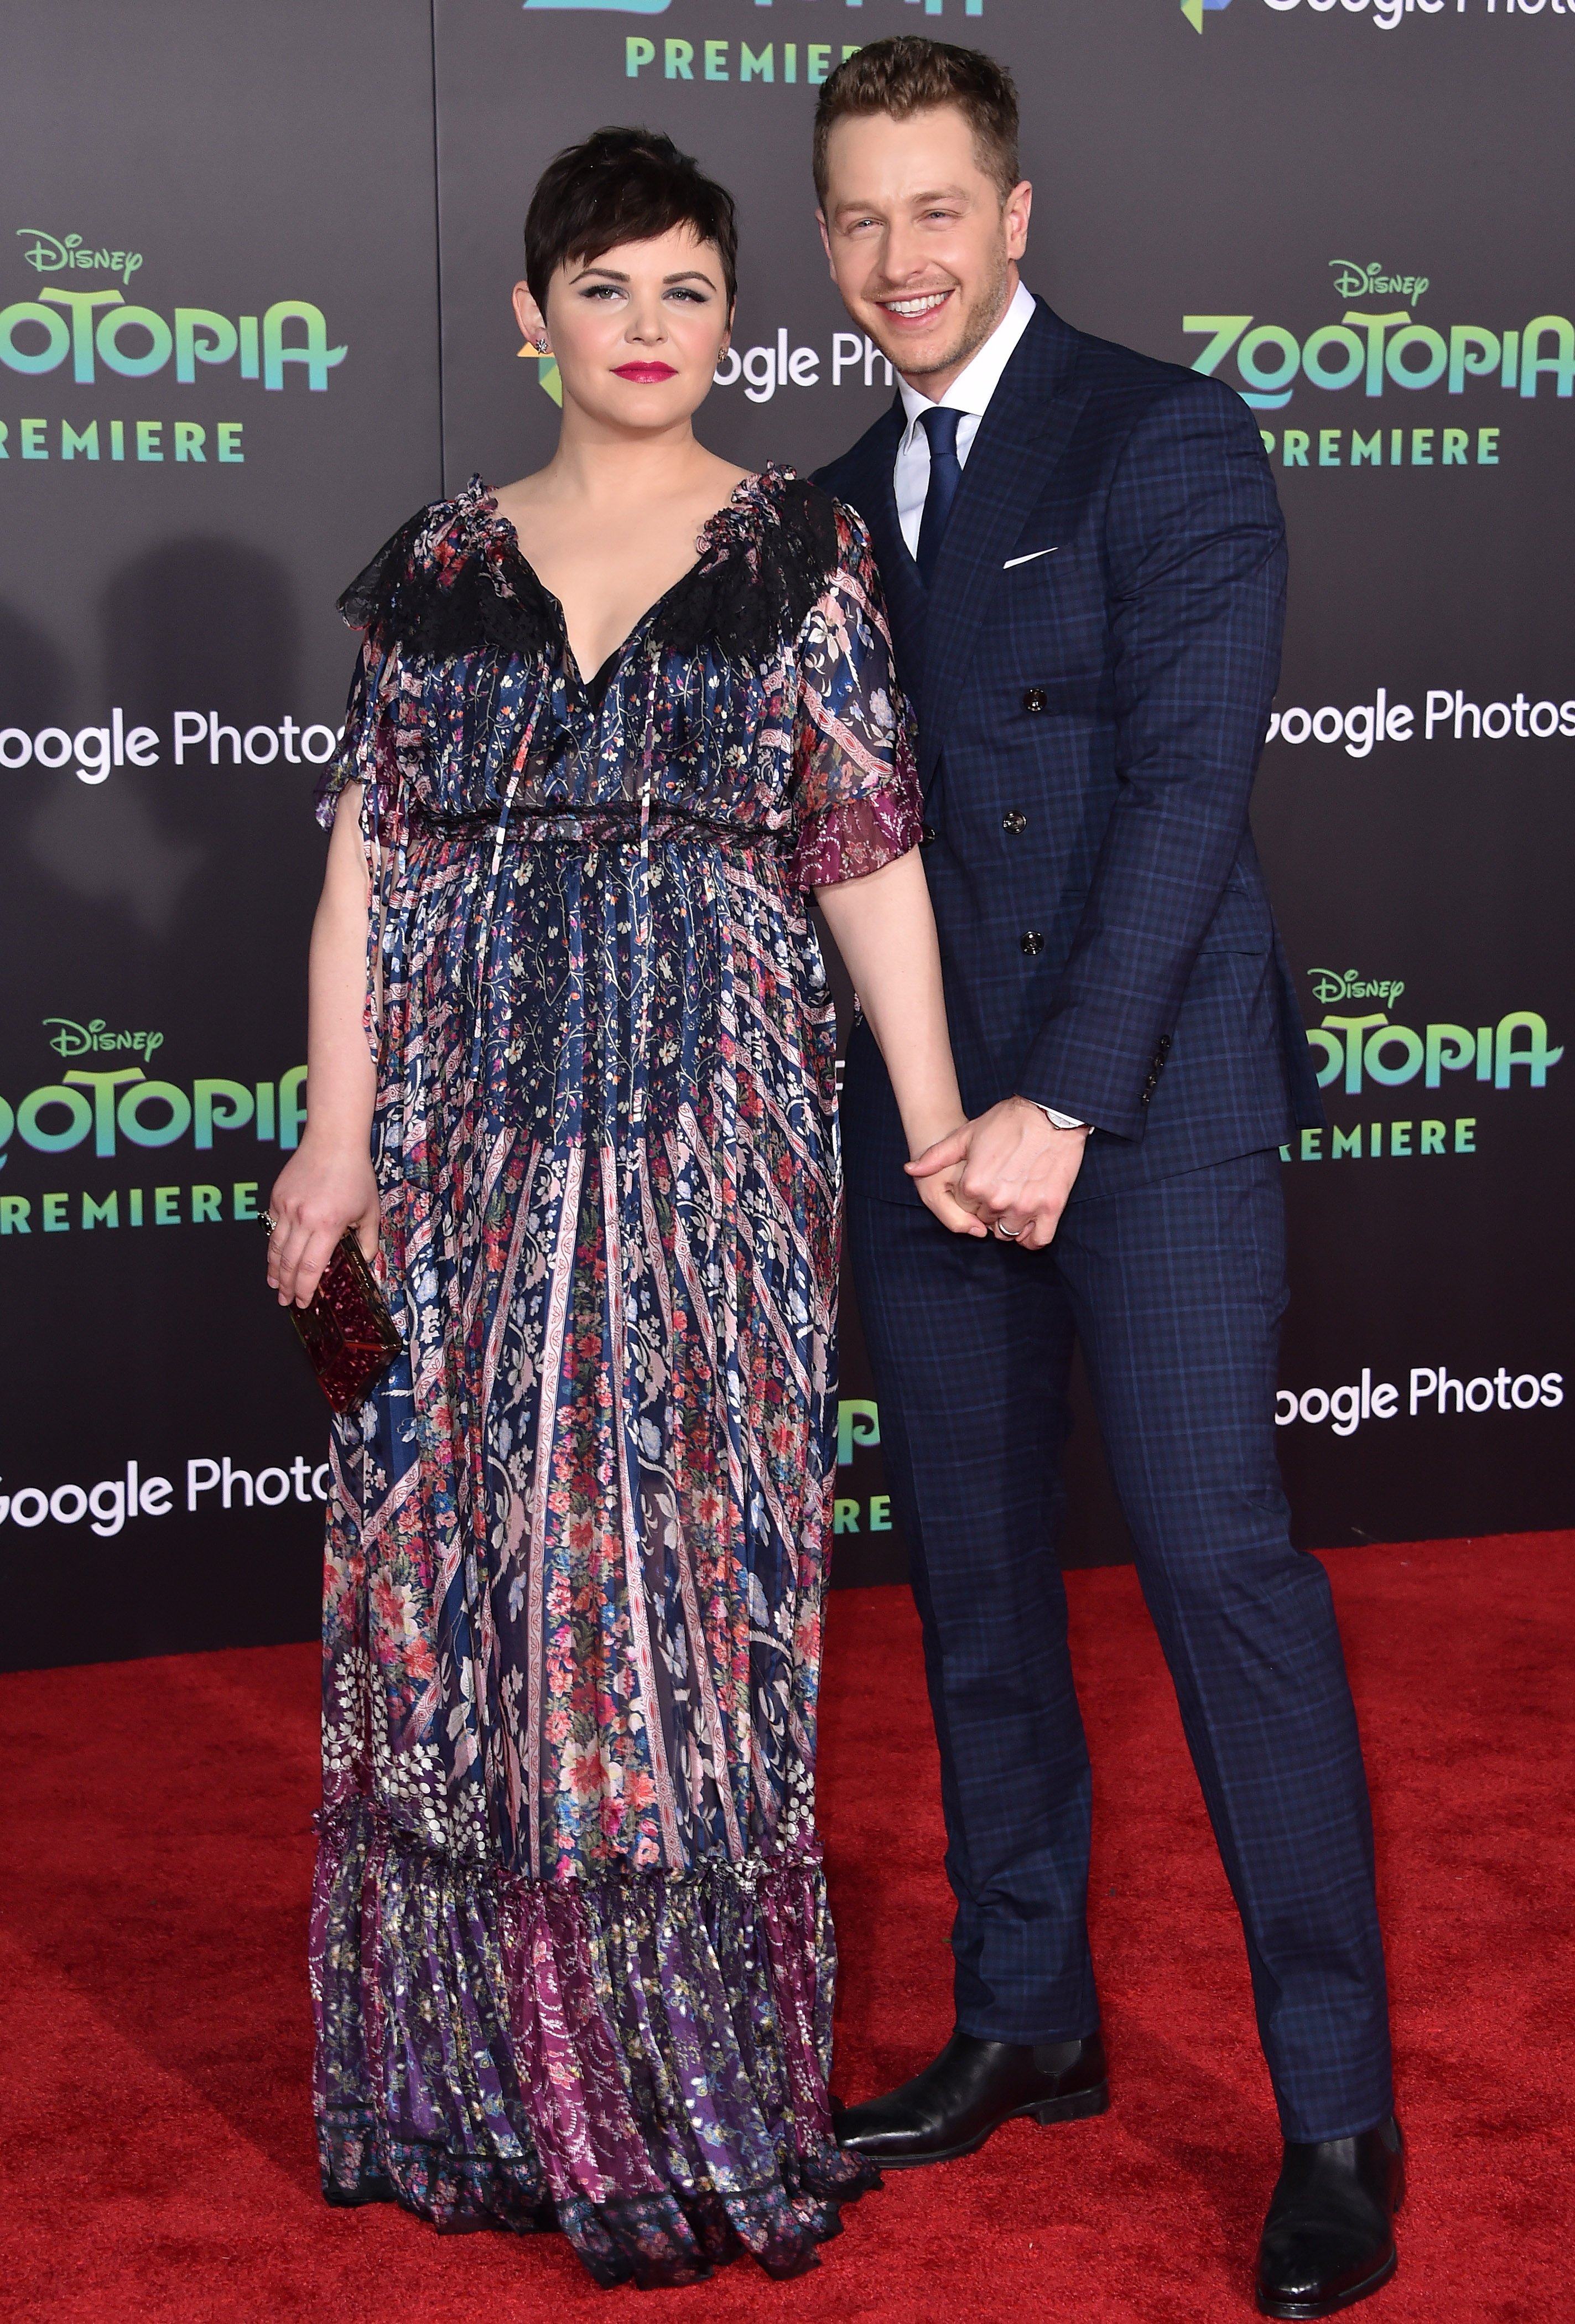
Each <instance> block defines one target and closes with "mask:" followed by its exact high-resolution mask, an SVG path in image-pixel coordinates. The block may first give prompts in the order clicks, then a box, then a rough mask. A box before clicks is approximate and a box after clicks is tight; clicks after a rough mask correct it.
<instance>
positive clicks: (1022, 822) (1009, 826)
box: [1000, 807, 1028, 839]
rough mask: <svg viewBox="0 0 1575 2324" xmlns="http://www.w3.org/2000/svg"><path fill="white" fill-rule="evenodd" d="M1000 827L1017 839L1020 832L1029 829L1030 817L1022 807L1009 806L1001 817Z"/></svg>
mask: <svg viewBox="0 0 1575 2324" xmlns="http://www.w3.org/2000/svg"><path fill="white" fill-rule="evenodd" d="M1000 827H1001V829H1002V830H1003V831H1005V832H1009V833H1010V835H1011V836H1012V837H1013V838H1014V839H1016V838H1017V837H1018V835H1019V833H1021V832H1025V831H1027V827H1028V818H1027V816H1026V815H1025V814H1024V813H1023V810H1022V808H1021V807H1008V809H1007V811H1006V813H1005V814H1004V815H1003V816H1002V817H1001V819H1000Z"/></svg>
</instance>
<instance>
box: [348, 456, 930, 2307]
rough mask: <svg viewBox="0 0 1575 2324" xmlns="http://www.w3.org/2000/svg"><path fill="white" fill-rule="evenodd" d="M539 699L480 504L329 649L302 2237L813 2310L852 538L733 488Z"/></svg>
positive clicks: (387, 559) (886, 708)
mask: <svg viewBox="0 0 1575 2324" xmlns="http://www.w3.org/2000/svg"><path fill="white" fill-rule="evenodd" d="M697 548H698V553H699V561H698V563H697V564H696V566H695V568H694V569H693V570H692V572H691V573H690V574H689V575H688V576H686V578H685V580H684V581H682V582H681V583H680V584H679V585H678V586H677V588H676V589H674V590H672V591H670V592H669V593H668V595H667V596H666V597H665V598H663V599H662V600H661V602H660V604H659V605H657V606H655V607H653V608H652V609H651V611H650V612H649V613H648V614H647V615H646V616H645V617H644V618H643V619H642V620H641V621H640V622H639V623H638V624H637V626H636V628H635V629H634V631H633V632H632V633H631V636H630V637H629V638H628V639H627V640H626V641H625V642H624V644H623V646H622V648H621V649H620V650H619V652H618V653H617V654H616V655H615V656H614V657H613V658H612V659H611V660H610V662H609V663H608V664H607V665H606V666H605V668H604V669H603V670H602V671H600V672H598V673H597V675H596V678H594V680H593V682H592V683H591V684H590V685H588V686H587V685H586V684H585V683H583V682H582V679H581V678H580V675H579V673H578V672H577V671H576V668H575V664H574V660H573V657H572V654H571V653H570V650H569V648H568V644H567V640H566V632H565V630H564V625H563V621H562V615H561V612H560V609H559V608H558V606H557V602H556V600H554V599H553V598H551V597H550V596H549V595H548V594H547V593H546V591H545V590H544V589H543V588H542V586H541V585H540V584H539V581H538V580H537V579H536V576H534V574H533V573H532V572H531V570H530V567H529V566H528V565H527V564H526V563H525V561H524V559H523V558H522V557H521V556H520V550H519V545H518V542H517V540H516V539H515V537H514V534H513V531H512V529H511V526H510V525H509V524H508V523H507V521H505V520H504V519H502V517H501V516H500V515H499V514H498V512H497V509H496V504H495V503H494V502H493V498H492V496H491V494H490V493H488V492H487V490H486V489H485V487H484V485H483V484H482V483H481V481H480V479H479V478H477V479H474V480H473V482H472V484H470V485H469V486H468V487H467V489H466V490H465V492H463V493H461V494H460V495H459V496H458V498H457V499H456V500H453V501H449V502H442V503H437V505H435V506H434V507H432V508H430V509H428V510H427V511H425V512H422V513H421V514H420V515H419V516H418V517H416V518H415V519H413V520H412V521H411V522H410V524H409V525H407V526H406V527H405V528H404V529H403V530H402V531H401V533H399V534H397V535H396V536H395V537H394V539H393V540H392V541H391V542H390V543H389V544H388V547H387V548H386V549H384V550H383V551H382V553H381V555H380V557H379V558H377V559H376V560H375V561H374V563H373V565H372V566H371V567H368V568H367V571H366V572H365V573H364V575H363V576H361V578H360V580H359V581H358V582H357V583H356V584H355V586H354V587H353V588H352V589H351V590H350V591H348V592H346V595H345V600H344V601H343V603H344V604H345V609H346V611H347V612H348V613H349V614H350V616H351V618H352V619H353V620H355V622H357V623H358V624H359V625H360V626H362V627H364V629H365V631H366V641H365V645H364V651H363V655H362V659H361V664H360V668H359V670H358V673H357V677H356V680H355V686H354V687H353V690H352V696H351V706H350V712H349V716H348V719H347V723H346V726H345V741H344V747H343V751H342V753H341V755H340V757H339V760H338V761H337V763H336V766H335V767H334V769H333V770H331V775H330V779H329V781H328V782H327V786H326V788H325V792H324V796H323V799H322V802H321V813H322V816H323V818H324V820H325V821H328V820H331V819H332V816H333V813H334V810H335V806H336V799H337V794H338V791H339V790H340V788H342V787H343V785H344V784H345V783H346V782H351V781H356V782H360V783H361V784H362V785H364V792H363V799H362V821H363V827H364V832H365V835H366V839H367V845H368V853H369V860H370V862H371V865H372V870H373V888H374V905H373V948H372V949H373V957H372V963H371V975H370V978H369V982H370V985H371V988H372V997H371V998H370V1000H369V1003H368V1024H369V1030H370V1032H371V1034H372V1036H373V1039H374V1041H375V1044H376V1048H377V1056H378V1080H377V1102H376V1114H375V1122H374V1130H373V1141H374V1153H375V1159H376V1165H377V1170H378V1176H379V1181H380V1185H381V1188H382V1262H381V1264H382V1268H383V1270H384V1279H385V1283H386V1289H387V1293H388V1297H389V1300H390V1304H391V1307H392V1309H393V1312H394V1314H395V1317H396V1319H397V1321H398V1323H399V1324H400V1326H401V1332H402V1334H403V1336H404V1340H405V1343H406V1351H407V1352H406V1354H405V1355H404V1356H403V1357H401V1359H400V1360H399V1362H398V1363H397V1364H396V1366H395V1368H394V1369H393V1370H392V1371H391V1373H390V1374H389V1375H388V1377H387V1379H385V1380H384V1382H383V1383H382V1386H381V1387H380V1388H379V1389H378V1390H377V1391H376V1392H375V1393H374V1394H373V1397H372V1398H371V1399H370V1400H369V1401H368V1402H367V1403H366V1405H365V1406H364V1407H363V1408H362V1409H361V1411H360V1412H359V1413H357V1414H353V1415H352V1416H349V1417H348V1418H347V1419H346V1420H345V1421H344V1422H342V1423H341V1424H339V1425H338V1427H337V1430H336V1447H335V1461H334V1472H333V1473H334V1489H333V1492H332V1496H331V1507H330V1514H329V1525H328V1542H327V1576H326V1593H325V1609H324V1655H325V1667H324V1732H325V1744H324V1758H325V1804H324V1810H323V1813H322V1816H321V1818H320V1820H319V1834H320V1844H319V1856H318V1879H317V1886H316V1894H315V1905H314V1920H313V1933H312V1977H313V1993H314V2001H315V2006H316V2012H317V2027H318V2043H317V2076H316V2104H317V2113H318V2131H319V2139H320V2147H321V2155H322V2166H323V2181H324V2187H325V2190H326V2192H327V2195H328V2198H329V2199H330V2200H331V2201H335V2202H343V2203H355V2202H366V2201H375V2200H380V2199H397V2200H398V2201H400V2202H401V2203H403V2204H404V2205H406V2206H407V2207H408V2208H410V2209H413V2210H415V2211H418V2212H419V2213H420V2214H422V2215H423V2216H424V2217H426V2218H429V2219H431V2220H433V2221H435V2222H436V2223H437V2225H438V2226H440V2227H449V2228H458V2227H474V2226H483V2225H489V2224H491V2225H497V2226H502V2227H513V2228H518V2229H529V2228H532V2227H561V2228H562V2229H563V2231H564V2232H565V2233H566V2234H567V2235H568V2236H570V2237H571V2238H572V2240H573V2242H574V2244H575V2246H576V2248H577V2250H578V2251H579V2253H580V2255H581V2257H582V2258H583V2259H584V2261H585V2264H586V2266H587V2267H588V2268H589V2270H590V2271H591V2273H593V2275H594V2276H595V2277H596V2278H597V2279H598V2280H599V2281H601V2282H609V2283H611V2282H622V2281H626V2280H633V2281H635V2282H641V2283H658V2282H686V2281H690V2280H693V2279H694V2278H695V2277H698V2276H702V2275H704V2274H705V2273H707V2272H708V2270H709V2268H710V2266H711V2264H714V2262H716V2261H719V2260H722V2259H725V2258H729V2257H732V2256H733V2255H736V2254H737V2253H738V2252H739V2251H741V2250H746V2249H747V2250H749V2251H751V2252H753V2253H754V2254H755V2255H756V2256H757V2257H758V2258H759V2259H760V2262H761V2263H762V2264H763V2265H764V2266H766V2267H767V2268H768V2269H769V2270H770V2271H771V2272H772V2273H777V2274H792V2273H797V2271H798V2270H799V2269H801V2268H803V2267H805V2266H807V2265H812V2264H814V2260H815V2245H816V2243H818V2242H819V2241H820V2240H822V2239H824V2237H825V2236H828V2235H831V2234H834V2232H835V2230H836V2225H837V2207H838V2204H839V2202H840V2201H842V2200H843V2199H846V2198H847V2197H848V2196H849V2195H851V2194H854V2193H857V2192H858V2191H859V2190H861V2188H862V2187H863V2186H865V2185H867V2184H869V2183H870V2172H869V2171H868V2169H867V2166H865V2165H863V2164H862V2163H859V2162H858V2161H857V2160H856V2159H855V2158H853V2157H852V2156H849V2155H843V2154H842V2153H839V2152H838V2150H837V2147H836V2145H835V2142H834V2137H833V2135H832V2127H831V2119H830V2108H829V2103H828V2099H827V2095H826V2074H827V2070H828V2068H829V2063H830V2041H831V2011H832V1985H833V1978H834V1946H833V1937H832V1929H831V1923H830V1921H829V1918H828V1916H827V1911H826V1902H825V1893H824V1880H823V1875H822V1871H821V1860H820V1849H819V1846H818V1843H817V1840H816V1837H815V1821H814V1806H813V1802H814V1780H813V1766H814V1756H815V1697H816V1686H817V1681H818V1675H819V1665H820V1623H821V1609H822V1597H823V1591H824V1582H825V1536H826V1521H827V1517H828V1513H829V1508H830V1501H829V1496H830V1492H831V1489H832V1484H833V1480H834V1469H833V1460H834V1451H833V1419H834V1405H833V1397H834V1388H835V1381H834V1321H835V1319H834V1302H835V1263H836V1231H837V1230H836V1204H837V1195H838V1162H837V1146H836V1131H835V1116H834V1025H833V1017H832V1010H831V1004H830V998H829V995H828V992H827V989H826V984H825V980H824V972H823V968H822V964H821V960H820V955H819V952H818V948H817V945H816V940H815V934H814V930H813V927H812V926H811V924H810V922H809V920H808V918H807V916H806V907H805V900H804V893H803V891H804V890H805V889H806V888H807V887H808V886H810V885H812V884H815V883H822V882H827V881H837V880H839V879H843V878H851V877H855V876H858V875H859V874H861V873H863V872H867V871H872V870H874V869H876V868H877V867H878V866H879V865H880V864H881V863H882V862H887V861H889V859H890V858H892V857H894V856H896V855H898V854H900V853H904V852H905V851H906V850H907V848H908V847H910V846H911V845H912V844H914V842H915V841H916V837H917V835H918V809H917V794H916V785H915V779H914V773H913V765H912V759H911V754H910V752H909V750H908V747H907V738H906V733H905V730H904V726H903V720H902V714H901V709H900V705H898V702H897V701H896V699H895V696H894V692H893V684H892V678H891V672H890V663H889V642H888V638H887V632H886V629H885V624H884V619H883V614H882V610H881V605H880V597H879V591H878V584H877V580H876V576H875V572H874V567H873V564H872V560H871V557H870V549H869V545H868V542H867V539H866V538H865V536H864V534H863V531H862V530H861V527H860V525H859V522H858V520H857V519H856V518H854V517H852V516H851V515H850V514H849V513H848V512H846V511H844V510H843V509H841V508H840V507H838V506H836V505H835V504H834V503H832V502H831V501H830V500H828V499H827V498H826V497H825V495H824V494H823V493H819V492H818V491H817V490H816V489H815V487H813V486H810V485H807V484H801V483H799V482H797V480H795V479H794V478H793V477H792V475H790V473H788V472H787V471H783V470H777V469H769V470H767V471H766V472H765V473H764V474H763V475H760V476H756V477H751V478H749V479H747V480H746V481H745V482H744V483H743V484H741V485H740V487H739V489H738V491H737V492H736V493H735V494H734V496H733V498H732V503H730V504H729V506H728V507H727V508H725V509H724V510H723V511H722V512H720V513H719V514H718V515H717V516H716V517H714V518H713V519H712V521H711V522H710V523H709V525H708V526H707V527H706V529H705V532H704V533H703V534H702V536H701V538H700V540H699V542H698V544H697Z"/></svg>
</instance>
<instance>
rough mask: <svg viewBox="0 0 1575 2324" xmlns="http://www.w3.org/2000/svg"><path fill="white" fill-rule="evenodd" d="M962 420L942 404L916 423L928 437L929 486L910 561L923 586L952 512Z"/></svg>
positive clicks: (958, 481) (931, 572)
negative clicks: (914, 549)
mask: <svg viewBox="0 0 1575 2324" xmlns="http://www.w3.org/2000/svg"><path fill="white" fill-rule="evenodd" d="M962 419H963V414H962V413H961V412H960V411H948V410H947V409H946V407H945V405H944V404H943V403H937V404H935V405H934V406H933V407H932V408H931V410H928V411H921V412H920V413H919V426H920V427H921V428H922V429H924V431H925V434H926V436H927V437H928V438H929V439H930V488H929V490H928V492H927V493H926V494H925V512H924V516H923V518H922V520H921V521H920V524H919V537H918V555H917V557H916V558H915V560H914V561H915V563H916V565H917V567H918V569H919V577H920V579H921V580H922V581H923V582H924V585H925V586H926V589H927V588H928V587H929V586H930V581H931V579H932V577H933V576H934V574H935V561H936V559H937V558H938V557H939V556H940V554H941V543H942V541H943V540H944V538H945V533H946V520H947V518H948V517H949V516H950V515H951V513H952V503H953V501H954V500H955V499H956V497H957V487H958V485H959V484H961V483H962V481H963V463H962V461H961V460H959V458H958V457H957V429H958V428H959V426H960V425H961V423H962Z"/></svg>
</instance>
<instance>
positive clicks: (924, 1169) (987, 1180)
mask: <svg viewBox="0 0 1575 2324" xmlns="http://www.w3.org/2000/svg"><path fill="white" fill-rule="evenodd" d="M1087 1143H1088V1131H1087V1130H1086V1128H1080V1129H1077V1130H1057V1129H1055V1126H1054V1124H1053V1123H1051V1122H1050V1121H1049V1120H1046V1118H1045V1115H1044V1114H1043V1113H1041V1111H1039V1108H1038V1107H1037V1106H1036V1105H1030V1104H1029V1102H1028V1101H1027V1098H1025V1097H1009V1098H1005V1099H1003V1100H1002V1102H1001V1103H1000V1104H999V1105H992V1106H991V1107H990V1111H989V1112H988V1113H981V1115H980V1117H979V1119H978V1120H977V1121H966V1122H964V1123H963V1127H962V1128H961V1129H960V1130H951V1131H949V1132H948V1134H947V1135H946V1136H945V1137H944V1138H938V1139H936V1140H935V1144H934V1145H933V1146H930V1147H926V1149H925V1151H924V1153H922V1154H921V1155H920V1156H919V1157H918V1160H917V1161H916V1162H910V1163H908V1165H907V1172H908V1176H910V1177H912V1178H917V1179H920V1180H921V1181H922V1180H924V1179H926V1178H930V1177H933V1176H936V1175H937V1174H939V1173H942V1172H944V1174H945V1179H946V1182H947V1183H949V1184H950V1185H951V1186H952V1188H953V1194H954V1197H955V1200H956V1201H957V1202H958V1203H960V1204H961V1205H962V1207H963V1209H964V1210H967V1211H972V1213H973V1214H974V1216H975V1217H976V1218H978V1219H981V1221H982V1222H983V1223H984V1225H985V1226H986V1227H988V1228H990V1229H991V1230H993V1231H996V1232H997V1233H999V1235H1000V1236H1001V1237H1002V1238H1003V1240H1007V1241H1009V1242H1015V1243H1017V1244H1018V1245H1019V1246H1020V1248H1021V1249H1022V1250H1044V1249H1045V1245H1046V1244H1047V1243H1049V1242H1051V1241H1053V1240H1054V1239H1055V1230H1056V1228H1057V1227H1058V1226H1059V1225H1060V1223H1061V1213H1062V1212H1063V1211H1064V1209H1065V1207H1066V1199H1067V1196H1068V1195H1069V1194H1071V1192H1072V1190H1073V1186H1074V1185H1076V1183H1077V1174H1078V1172H1079V1171H1080V1170H1081V1169H1082V1149H1083V1148H1084V1146H1085V1145H1086V1144H1087ZM959 1166H961V1167H959ZM921 1192H922V1187H921Z"/></svg>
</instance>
